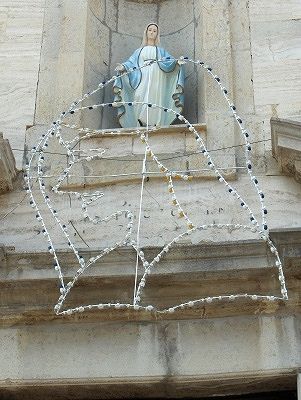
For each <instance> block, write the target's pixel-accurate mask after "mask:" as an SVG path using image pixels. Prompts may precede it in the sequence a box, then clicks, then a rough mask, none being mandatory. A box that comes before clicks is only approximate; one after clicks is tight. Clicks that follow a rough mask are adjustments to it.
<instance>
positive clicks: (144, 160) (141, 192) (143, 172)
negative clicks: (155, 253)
mask: <svg viewBox="0 0 301 400" xmlns="http://www.w3.org/2000/svg"><path fill="white" fill-rule="evenodd" d="M151 67H152V66H149V68H151ZM147 71H148V83H147V104H148V103H149V88H150V70H149V69H148V70H147ZM148 125H149V123H148V106H146V132H145V135H146V139H148V128H149V126H148ZM146 157H147V151H146V147H145V151H144V158H143V162H142V181H141V190H140V202H139V216H138V227H137V239H136V243H137V257H136V268H135V285H134V302H133V305H135V304H136V302H137V299H136V294H137V279H138V265H139V251H140V250H139V246H140V226H141V214H142V201H143V190H144V181H145V173H146Z"/></svg>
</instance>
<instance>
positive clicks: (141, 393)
mask: <svg viewBox="0 0 301 400" xmlns="http://www.w3.org/2000/svg"><path fill="white" fill-rule="evenodd" d="M296 381H297V369H293V368H286V369H277V370H260V371H252V372H249V371H244V372H240V373H235V374H234V373H232V374H231V373H228V374H214V375H213V374H206V375H187V376H185V375H176V376H173V375H169V376H164V377H162V376H147V377H140V376H136V377H133V376H127V377H123V378H121V377H120V378H116V377H109V378H107V379H105V378H103V379H100V378H94V377H93V378H89V379H83V378H81V379H78V378H77V379H33V380H29V379H28V380H19V381H18V380H13V379H6V380H5V381H0V395H4V396H5V395H6V396H7V398H11V397H10V396H12V398H13V399H14V400H24V399H31V400H35V399H37V400H40V399H43V400H48V399H49V400H50V399H51V400H52V399H53V398H55V399H65V400H66V399H72V400H81V399H87V398H91V399H92V398H93V399H100V398H110V399H121V398H125V396H126V398H128V399H130V398H138V397H139V398H143V399H144V398H146V399H147V398H148V399H151V398H153V399H155V398H174V399H176V398H186V397H187V394H189V397H191V398H198V399H199V398H201V397H202V398H203V397H204V396H206V398H207V396H210V397H211V396H212V397H215V396H226V395H233V394H236V395H238V394H239V395H243V394H245V393H246V394H250V393H264V392H270V391H278V392H279V391H281V392H283V391H287V390H295V389H296ZM108 395H109V396H108ZM5 398H6V397H5ZM283 398H284V397H283Z"/></svg>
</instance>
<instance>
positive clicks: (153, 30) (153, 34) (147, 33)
mask: <svg viewBox="0 0 301 400" xmlns="http://www.w3.org/2000/svg"><path fill="white" fill-rule="evenodd" d="M150 43H151V44H154V45H155V46H157V45H158V44H159V43H160V34H159V26H158V25H157V24H156V23H154V22H151V23H149V24H148V25H147V26H146V28H145V30H144V33H143V40H142V46H147V45H148V44H150Z"/></svg>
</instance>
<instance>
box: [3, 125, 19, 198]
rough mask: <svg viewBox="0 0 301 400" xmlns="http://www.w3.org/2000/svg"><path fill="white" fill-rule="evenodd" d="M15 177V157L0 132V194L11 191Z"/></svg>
mask: <svg viewBox="0 0 301 400" xmlns="http://www.w3.org/2000/svg"><path fill="white" fill-rule="evenodd" d="M16 177H17V168H16V162H15V157H14V155H13V152H12V149H11V147H10V144H9V141H8V139H4V138H3V133H2V132H0V194H1V193H5V192H9V191H11V190H13V182H14V180H15V179H16Z"/></svg>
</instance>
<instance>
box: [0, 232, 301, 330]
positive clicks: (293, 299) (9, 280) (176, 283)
mask: <svg viewBox="0 0 301 400" xmlns="http://www.w3.org/2000/svg"><path fill="white" fill-rule="evenodd" d="M271 236H272V238H273V240H274V241H275V243H277V245H278V246H279V250H280V256H281V258H282V260H283V264H284V271H285V275H286V280H287V283H288V287H289V299H288V301H286V302H282V301H278V300H277V301H274V302H267V301H264V300H263V301H251V302H250V300H248V299H247V300H244V299H241V300H239V301H236V302H233V301H229V302H225V303H224V304H223V305H222V304H221V303H218V302H212V303H210V304H204V305H203V306H202V307H200V308H188V309H183V310H178V311H177V312H176V313H173V314H153V313H149V312H145V311H137V312H136V311H133V310H119V309H114V310H105V309H104V310H97V312H92V311H91V312H89V313H86V314H85V315H79V314H78V315H76V316H71V317H58V316H56V315H55V314H54V311H53V305H54V304H55V302H56V299H57V297H58V287H57V279H56V275H55V273H54V270H53V262H52V258H51V256H50V255H49V254H48V253H46V254H45V253H44V252H38V253H24V252H22V253H18V252H15V251H12V250H10V249H9V248H5V249H3V251H2V254H3V256H2V260H1V263H0V265H2V268H0V286H1V288H2V289H1V290H2V304H0V321H1V324H3V325H5V326H11V325H14V324H21V325H23V324H39V323H41V322H42V321H57V322H59V321H60V322H62V323H65V322H72V321H75V320H76V321H78V322H80V321H82V322H87V321H91V322H92V321H125V320H126V321H130V320H132V321H153V320H159V319H160V320H172V319H177V320H188V319H200V318H201V319H203V318H222V317H229V316H232V317H234V316H243V315H244V316H246V315H249V316H250V315H256V314H258V313H259V314H271V313H276V314H277V315H278V314H289V315H290V314H292V313H295V312H296V311H297V309H298V307H299V302H300V290H299V287H298V282H299V278H300V271H301V269H300V245H301V231H300V229H286V230H283V229H281V230H277V231H272V232H271ZM97 251H98V250H96V249H91V248H90V249H89V250H83V251H82V254H83V255H84V257H93V256H95V255H96V254H97ZM60 253H61V256H63V257H64V259H65V264H66V265H67V266H68V267H67V269H66V270H65V275H66V276H72V275H73V274H74V273H75V271H76V268H77V266H76V265H75V263H74V258H73V257H72V254H71V253H70V252H68V251H61V252H60ZM145 253H146V254H147V255H148V256H152V255H153V254H157V253H158V248H157V247H149V248H147V249H145ZM133 256H134V253H133V252H132V249H130V248H127V247H124V248H120V249H119V251H118V253H114V254H111V255H108V256H107V257H106V258H105V259H104V261H102V262H99V263H97V264H95V265H94V266H93V267H91V268H90V269H89V270H88V271H87V274H86V275H85V276H83V277H82V278H81V280H79V281H78V284H77V289H76V292H74V295H73V297H72V299H71V303H72V302H73V303H74V304H76V305H78V304H81V303H85V304H89V302H90V303H91V302H93V301H96V299H97V301H104V300H106V299H118V300H119V301H121V302H122V301H128V300H129V299H130V298H131V296H132V284H133V268H132V264H131V261H129V260H131V259H132V258H133ZM275 271H276V270H275V267H273V262H272V260H271V258H270V257H269V255H268V253H267V249H266V247H265V245H264V244H263V243H262V242H259V241H257V240H247V241H244V240H241V241H235V242H225V243H218V244H217V243H211V244H210V243H208V244H203V245H187V244H179V245H178V246H177V247H176V248H175V249H174V251H173V252H171V253H170V254H168V255H166V257H165V258H164V260H162V265H161V267H160V270H157V271H155V272H154V273H153V274H152V277H151V281H150V286H149V288H148V289H147V291H146V292H145V298H144V300H143V301H144V302H145V303H146V304H148V303H154V304H155V305H156V306H157V307H158V308H162V307H166V306H169V305H171V304H177V303H178V302H179V299H181V300H183V299H186V298H187V296H188V294H189V296H191V294H193V295H194V296H195V297H196V298H197V297H198V296H201V295H204V294H211V293H214V294H217V295H218V294H223V293H229V292H231V291H233V292H234V291H235V292H237V293H238V292H240V293H247V292H250V291H251V292H252V291H254V290H256V291H261V292H262V294H277V293H278V292H279V288H278V281H277V279H276V275H277V274H275ZM37 287H38V288H39V290H36V289H35V288H37ZM12 288H14V289H13V290H12ZM158 293H161V294H160V295H158ZM71 303H69V304H68V306H71ZM73 303H72V304H73Z"/></svg>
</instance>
